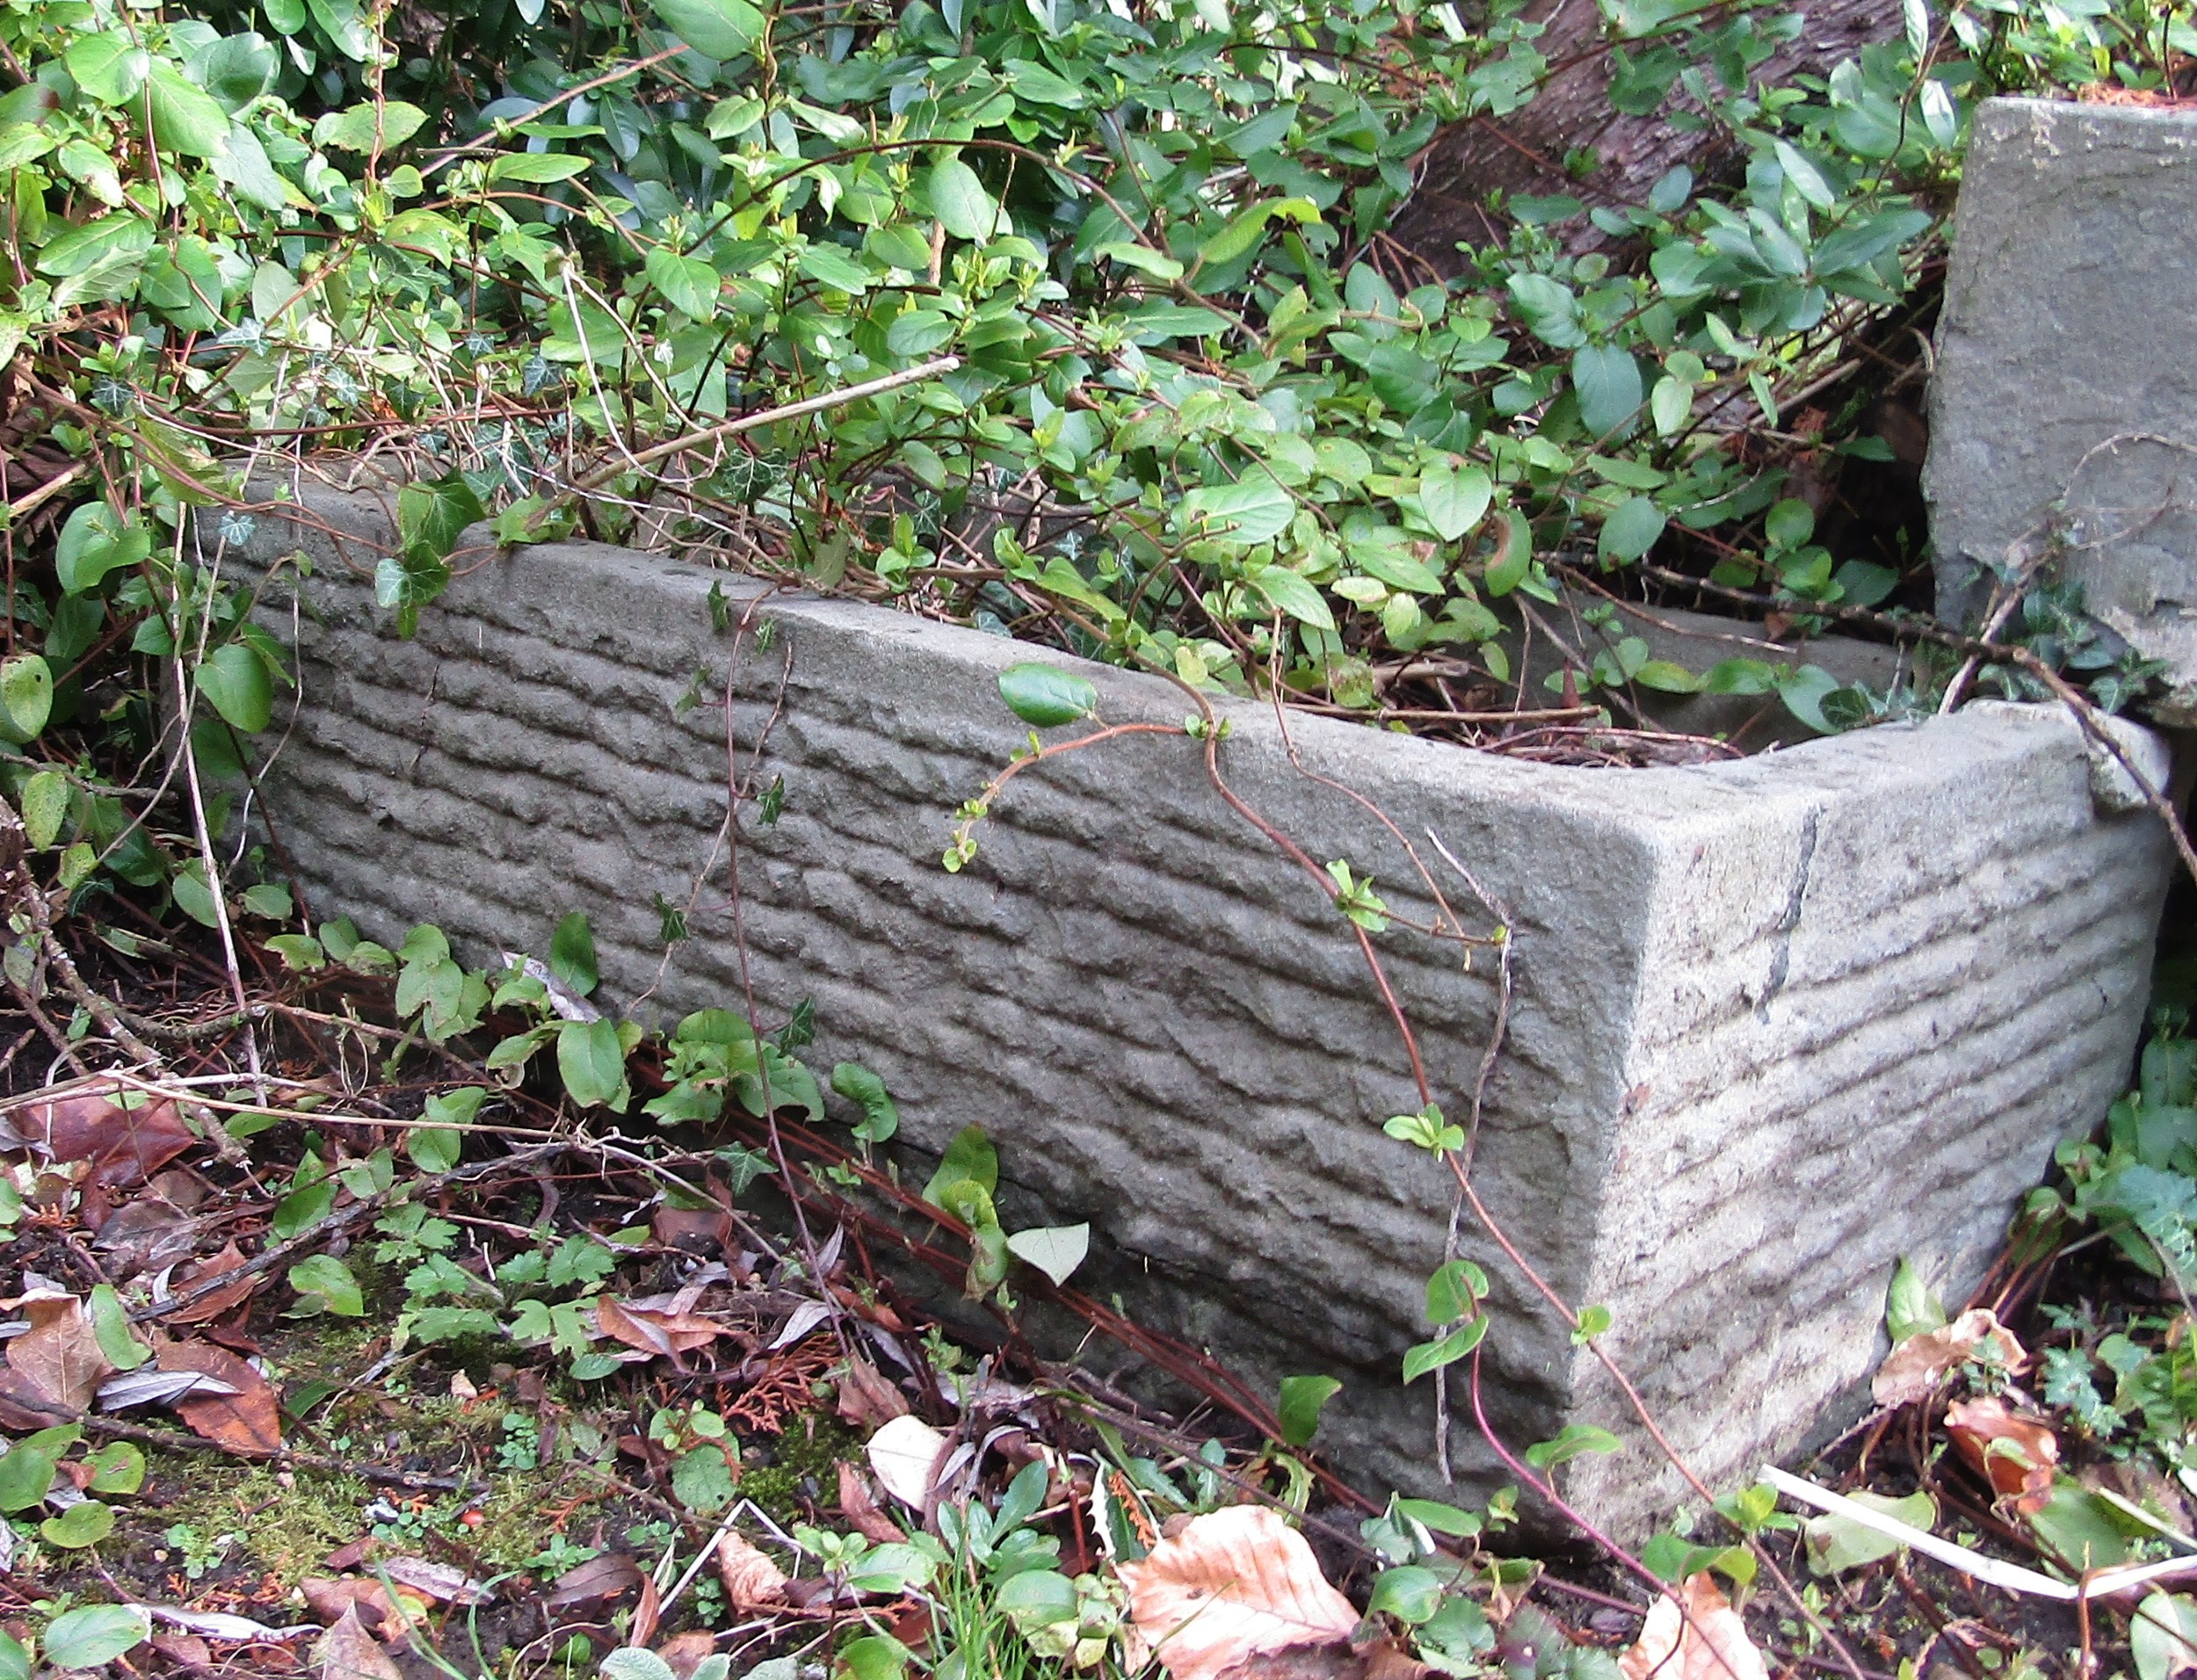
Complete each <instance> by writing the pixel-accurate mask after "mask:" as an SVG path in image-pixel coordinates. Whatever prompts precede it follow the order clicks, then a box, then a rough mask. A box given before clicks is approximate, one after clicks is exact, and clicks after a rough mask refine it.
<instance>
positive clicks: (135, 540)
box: [39, 216, 153, 595]
mask: <svg viewBox="0 0 2197 1680" xmlns="http://www.w3.org/2000/svg"><path fill="white" fill-rule="evenodd" d="M132 220H133V221H134V218H133V219H132ZM115 222H116V218H114V217H112V216H110V217H108V218H107V220H106V221H101V222H96V223H94V224H93V227H94V228H95V229H96V228H113V229H114V235H115V236H116V237H118V238H119V237H120V236H121V235H122V234H123V233H124V232H125V231H127V230H125V229H123V228H119V227H115V226H114V224H115ZM136 225H137V226H139V227H141V226H142V224H136ZM132 237H133V243H134V235H133V236H132ZM53 253H54V248H53V247H52V246H48V247H47V250H46V253H45V255H44V257H41V259H40V264H39V266H40V269H41V270H42V271H43V272H47V273H53V272H58V271H56V270H54V269H49V268H47V266H46V264H47V259H50V258H51V257H52V256H53ZM152 552H153V533H152V532H150V531H149V530H148V529H146V527H145V526H144V525H141V524H139V523H138V522H137V521H135V520H134V519H128V518H124V517H123V516H121V515H120V514H117V513H116V512H115V511H114V510H113V509H112V508H111V507H109V506H108V505H107V504H106V503H105V502H87V503H84V504H83V506H82V507H80V508H78V509H77V510H76V511H75V512H74V513H72V514H70V515H69V521H68V523H67V524H66V525H62V528H61V536H60V537H59V539H57V540H56V541H55V542H54V572H55V573H56V575H57V576H59V577H60V579H61V586H62V589H63V590H66V591H67V592H68V593H69V594H70V595H82V594H84V593H86V592H87V591H89V590H95V589H97V588H98V587H99V584H100V583H101V582H102V581H103V580H104V579H105V576H106V575H107V574H108V573H109V572H112V571H118V570H120V569H121V568H124V567H126V566H136V565H140V564H141V563H142V562H143V561H144V560H145V559H146V557H147V556H148V555H149V554H151V553H152Z"/></svg>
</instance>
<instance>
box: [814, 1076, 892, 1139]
mask: <svg viewBox="0 0 2197 1680" xmlns="http://www.w3.org/2000/svg"><path fill="white" fill-rule="evenodd" d="M831 1089H832V1090H835V1091H837V1092H838V1093H839V1095H840V1096H842V1097H845V1098H846V1099H847V1100H848V1101H849V1102H852V1103H859V1104H861V1108H862V1118H861V1119H859V1121H857V1122H856V1123H855V1126H854V1135H855V1136H856V1137H858V1138H860V1139H861V1140H862V1141H864V1142H866V1143H882V1142H884V1141H886V1140H887V1139H888V1138H890V1137H891V1136H892V1135H893V1133H895V1132H897V1131H899V1130H900V1111H899V1110H898V1109H897V1108H895V1107H894V1106H893V1098H892V1094H891V1093H890V1092H889V1091H888V1090H886V1089H885V1082H884V1081H883V1080H881V1079H880V1078H879V1077H878V1076H877V1075H875V1074H874V1073H872V1072H871V1071H870V1070H869V1069H868V1068H865V1067H864V1066H862V1064H861V1063H860V1062H859V1061H842V1062H840V1063H839V1064H837V1066H836V1067H834V1068H832V1070H831Z"/></svg>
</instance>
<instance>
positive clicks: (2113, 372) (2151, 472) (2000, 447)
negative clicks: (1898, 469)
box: [1924, 99, 2197, 727]
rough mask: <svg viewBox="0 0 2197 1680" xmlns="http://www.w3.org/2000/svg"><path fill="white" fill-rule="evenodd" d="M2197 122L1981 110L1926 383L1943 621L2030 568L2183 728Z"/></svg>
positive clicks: (2189, 597) (2007, 102)
mask: <svg viewBox="0 0 2197 1680" xmlns="http://www.w3.org/2000/svg"><path fill="white" fill-rule="evenodd" d="M2193 273H2197V112H2189V111H2178V110H2171V109H2170V110H2146V109H2143V108H2140V107H2132V106H2125V105H2063V104H2056V103H2052V102H2049V101H2046V100H2040V99H1992V100H1989V101H1987V102H1986V103H1985V104H1984V105H1983V106H1982V107H1981V108H1980V109H1979V110H1978V111H1977V112H1976V122H1975V137H1974V140H1973V141H1972V142H1971V144H1970V147H1969V162H1968V167H1967V171H1966V174H1965V176H1964V177H1963V179H1962V182H1961V198H1960V202H1959V206H1958V207H1957V209H1956V211H1955V214H1954V246H1953V263H1952V266H1951V269H1950V270H1949V271H1948V272H1947V278H1946V300H1945V311H1944V314H1943V315H1942V316H1941V317H1940V322H1939V326H1938V366H1937V373H1936V375H1935V377H1934V378H1933V379H1932V382H1931V441H1930V459H1929V462H1928V465H1927V467H1925V474H1924V488H1925V493H1926V494H1927V495H1928V496H1929V499H1930V503H1931V522H1932V539H1933V540H1934V542H1935V545H1936V548H1937V556H1938V559H1937V564H1938V610H1939V613H1940V616H1941V617H1943V618H1946V619H1949V620H1951V621H1953V622H1955V623H1973V622H1975V621H1976V619H1977V618H1978V617H1979V616H1980V615H1981V614H1982V612H1983V611H1984V610H1985V603H1986V601H1987V599H1988V597H1989V596H1990V568H1999V569H2001V570H2012V571H2019V570H2020V569H2021V568H2023V567H2024V566H2027V565H2029V564H2031V563H2032V562H2033V561H2034V562H2040V563H2041V564H2043V565H2045V566H2047V567H2048V568H2054V569H2056V571H2057V573H2058V574H2059V575H2060V576H2064V577H2068V578H2072V579H2077V580H2079V581H2080V582H2081V583H2082V584H2083V586H2084V590H2085V598H2086V601H2087V605H2088V606H2089V608H2090V610H2091V612H2092V613H2093V614H2095V615H2096V616H2097V617H2098V618H2099V619H2101V620H2102V621H2103V622H2104V623H2106V625H2108V626H2111V627H2112V628H2113V629H2114V631H2116V632H2117V633H2118V634H2121V636H2123V637H2125V638H2126V639H2127V640H2128V641H2129V642H2130V643H2131V644H2132V645H2133V646H2134V647H2135V648H2137V649H2138V650H2139V651H2140V652H2142V653H2143V655H2146V656H2147V657H2150V658H2156V659H2164V660H2165V661H2166V662H2168V663H2169V665H2170V666H2171V667H2172V674H2171V677H2170V678H2169V681H2170V684H2171V690H2172V692H2171V693H2170V695H2169V697H2168V699H2167V700H2166V702H2165V703H2164V706H2158V707H2156V708H2155V712H2156V714H2157V716H2158V717H2159V718H2160V719H2161V720H2162V721H2166V722H2170V723H2174V724H2178V725H2181V726H2184V727H2187V726H2188V725H2191V724H2193V723H2197V353H2193V343H2197V331H2193V322H2192V315H2191V301H2190V300H2191V291H2190V286H2191V276H2192V274H2193Z"/></svg>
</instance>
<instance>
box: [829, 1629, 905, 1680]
mask: <svg viewBox="0 0 2197 1680" xmlns="http://www.w3.org/2000/svg"><path fill="white" fill-rule="evenodd" d="M914 1655H915V1653H914V1652H912V1651H910V1649H909V1648H908V1647H906V1646H904V1645H903V1644H902V1643H901V1642H900V1641H899V1640H896V1639H895V1638H894V1637H893V1636H892V1635H891V1634H890V1633H872V1634H870V1635H869V1636H868V1637H867V1638H866V1639H859V1640H849V1641H848V1642H847V1643H846V1644H845V1645H843V1646H841V1647H839V1662H840V1663H841V1664H842V1665H843V1666H844V1667H845V1669H846V1671H847V1675H848V1680H902V1676H904V1675H905V1674H906V1673H907V1672H908V1664H909V1662H910V1660H911V1659H912V1658H913V1657H914Z"/></svg>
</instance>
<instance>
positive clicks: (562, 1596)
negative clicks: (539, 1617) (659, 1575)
mask: <svg viewBox="0 0 2197 1680" xmlns="http://www.w3.org/2000/svg"><path fill="white" fill-rule="evenodd" d="M645 1578H646V1577H644V1576H643V1575H642V1573H641V1566H640V1565H639V1564H637V1563H635V1562H634V1561H633V1560H632V1559H631V1558H629V1557H627V1555H626V1554H625V1553H622V1552H605V1553H603V1555H602V1556H601V1557H598V1558H590V1559H589V1560H588V1561H586V1562H585V1563H583V1564H579V1565H576V1567H574V1568H569V1569H567V1570H566V1571H565V1572H564V1573H563V1574H562V1575H559V1576H558V1577H557V1579H556V1582H555V1584H554V1585H552V1586H551V1588H550V1589H549V1593H548V1597H546V1598H544V1599H543V1600H542V1604H543V1605H544V1607H545V1608H547V1609H549V1610H569V1609H571V1608H572V1607H573V1606H575V1605H577V1604H608V1603H609V1602H610V1601H611V1600H612V1599H613V1598H622V1597H625V1595H626V1594H627V1593H629V1592H631V1591H632V1590H633V1589H634V1588H636V1587H638V1586H639V1585H640V1584H641V1583H642V1581H643V1580H644V1579H645Z"/></svg>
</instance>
